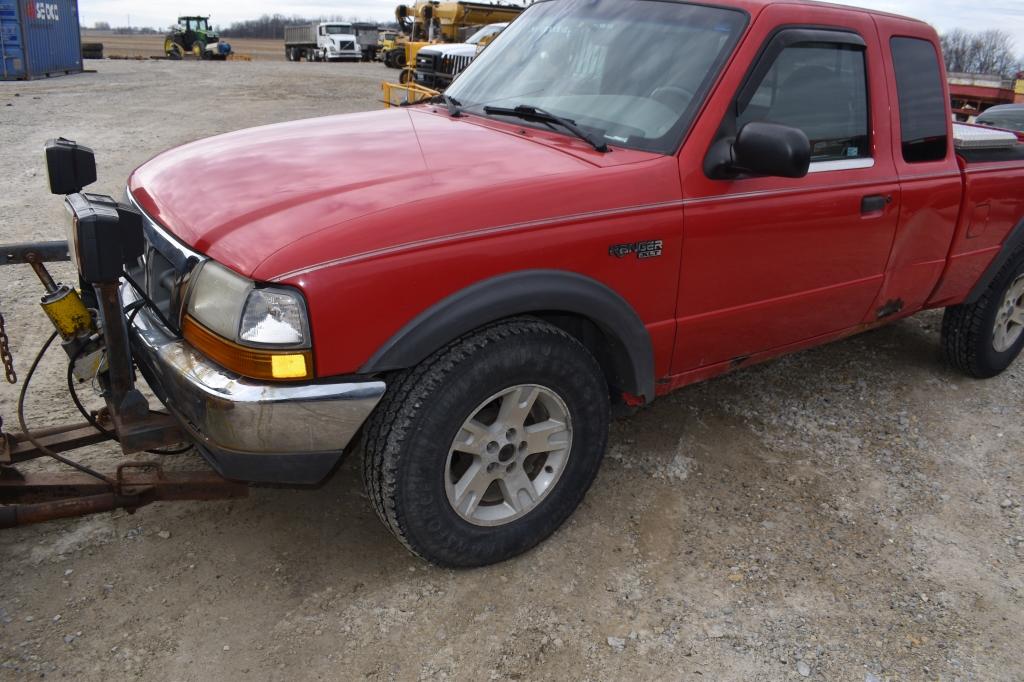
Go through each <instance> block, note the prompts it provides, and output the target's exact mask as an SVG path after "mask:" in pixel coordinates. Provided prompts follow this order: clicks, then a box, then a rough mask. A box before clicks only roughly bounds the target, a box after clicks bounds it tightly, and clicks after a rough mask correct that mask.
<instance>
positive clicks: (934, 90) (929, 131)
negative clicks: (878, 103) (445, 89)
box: [890, 36, 949, 163]
mask: <svg viewBox="0 0 1024 682" xmlns="http://www.w3.org/2000/svg"><path fill="white" fill-rule="evenodd" d="M890 48H891V51H892V62H893V69H894V70H895V72H896V91H897V99H898V106H899V120H900V142H901V147H902V153H903V160H904V161H906V162H907V163H924V162H928V161H941V160H943V159H945V158H946V154H947V151H948V149H949V122H948V121H947V114H946V94H945V89H944V88H943V85H942V70H941V68H940V66H939V56H938V54H937V53H936V52H935V46H934V45H933V44H932V43H931V42H929V41H927V40H923V39H921V38H908V37H900V36H896V37H893V38H892V39H891V40H890Z"/></svg>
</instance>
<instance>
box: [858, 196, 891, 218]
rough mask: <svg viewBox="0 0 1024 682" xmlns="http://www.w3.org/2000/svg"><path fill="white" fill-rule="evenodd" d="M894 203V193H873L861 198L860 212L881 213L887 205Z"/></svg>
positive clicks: (867, 213)
mask: <svg viewBox="0 0 1024 682" xmlns="http://www.w3.org/2000/svg"><path fill="white" fill-rule="evenodd" d="M891 203H892V195H891V194H886V195H881V194H872V195H871V196H869V197H864V198H863V199H861V200H860V212H861V214H862V215H869V214H871V213H881V212H882V211H884V210H885V207H886V206H888V205H889V204H891Z"/></svg>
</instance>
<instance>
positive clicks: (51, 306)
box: [40, 284, 96, 341]
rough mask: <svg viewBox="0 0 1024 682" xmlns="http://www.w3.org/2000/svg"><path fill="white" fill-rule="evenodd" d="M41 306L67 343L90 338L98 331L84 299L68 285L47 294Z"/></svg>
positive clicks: (62, 285)
mask: <svg viewBox="0 0 1024 682" xmlns="http://www.w3.org/2000/svg"><path fill="white" fill-rule="evenodd" d="M40 305H42V307H43V312H44V313H46V316H47V317H48V318H50V322H52V323H53V326H54V327H56V329H57V332H58V333H59V334H60V336H61V338H62V339H64V340H65V341H71V340H72V339H76V338H78V337H80V336H83V335H85V336H89V335H91V334H92V333H93V332H95V331H96V327H95V324H94V323H93V319H92V315H91V314H90V313H89V309H88V308H86V307H85V304H84V303H82V297H81V296H79V295H78V292H77V291H75V290H74V289H72V288H71V287H69V286H67V285H66V284H61V285H60V286H58V287H57V289H56V290H55V291H48V292H46V295H45V296H43V299H42V301H40Z"/></svg>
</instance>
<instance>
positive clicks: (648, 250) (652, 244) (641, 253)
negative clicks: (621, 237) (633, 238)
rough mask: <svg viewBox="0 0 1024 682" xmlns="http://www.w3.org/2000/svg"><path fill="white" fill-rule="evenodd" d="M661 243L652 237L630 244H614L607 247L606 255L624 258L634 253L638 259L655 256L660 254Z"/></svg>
mask: <svg viewBox="0 0 1024 682" xmlns="http://www.w3.org/2000/svg"><path fill="white" fill-rule="evenodd" d="M662 246H663V243H662V240H660V239H653V240H651V241H646V242H633V243H632V244H615V245H614V246H611V247H609V249H608V255H609V256H615V257H616V258H625V257H626V256H628V255H629V254H631V253H635V254H636V257H637V258H639V259H640V260H644V259H645V258H657V257H658V256H660V255H661V249H662Z"/></svg>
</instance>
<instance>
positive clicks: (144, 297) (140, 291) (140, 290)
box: [121, 270, 174, 331]
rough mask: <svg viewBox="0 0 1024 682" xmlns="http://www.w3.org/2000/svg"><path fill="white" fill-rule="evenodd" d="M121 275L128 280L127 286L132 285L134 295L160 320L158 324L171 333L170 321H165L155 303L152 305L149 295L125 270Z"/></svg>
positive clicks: (172, 328)
mask: <svg viewBox="0 0 1024 682" xmlns="http://www.w3.org/2000/svg"><path fill="white" fill-rule="evenodd" d="M121 275H122V276H123V277H124V278H125V279H126V280H128V284H130V285H132V289H135V293H137V294H138V295H139V297H140V298H141V299H142V300H143V301H145V302H146V305H148V306H149V307H150V308H151V309H152V310H153V313H155V314H156V316H157V318H159V319H160V322H161V323H162V324H163V325H164V326H165V327H167V329H168V330H171V331H173V330H174V327H172V326H171V323H170V321H168V319H167V318H166V317H164V314H163V312H162V311H161V310H160V308H159V307H158V306H157V304H156V303H154V302H153V299H151V298H150V297H149V294H147V293H146V292H145V291H144V290H143V288H142V287H141V286H139V283H138V282H136V281H135V280H134V279H133V278H132V276H131V275H129V274H128V271H127V270H125V271H123V272H122V273H121Z"/></svg>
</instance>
